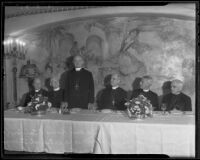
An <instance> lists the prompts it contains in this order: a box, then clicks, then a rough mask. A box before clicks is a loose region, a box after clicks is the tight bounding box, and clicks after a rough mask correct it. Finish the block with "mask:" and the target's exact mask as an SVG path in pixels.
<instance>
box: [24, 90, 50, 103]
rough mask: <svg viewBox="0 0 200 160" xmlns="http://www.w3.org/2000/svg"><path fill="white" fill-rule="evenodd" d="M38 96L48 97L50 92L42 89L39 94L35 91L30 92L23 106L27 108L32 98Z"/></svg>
mask: <svg viewBox="0 0 200 160" xmlns="http://www.w3.org/2000/svg"><path fill="white" fill-rule="evenodd" d="M36 94H41V95H42V96H45V97H48V92H47V91H46V90H44V89H40V90H39V92H35V90H33V91H30V92H28V93H27V94H26V98H25V102H24V105H23V106H24V107H26V106H27V104H28V103H29V102H30V101H31V98H32V97H33V96H34V95H36Z"/></svg>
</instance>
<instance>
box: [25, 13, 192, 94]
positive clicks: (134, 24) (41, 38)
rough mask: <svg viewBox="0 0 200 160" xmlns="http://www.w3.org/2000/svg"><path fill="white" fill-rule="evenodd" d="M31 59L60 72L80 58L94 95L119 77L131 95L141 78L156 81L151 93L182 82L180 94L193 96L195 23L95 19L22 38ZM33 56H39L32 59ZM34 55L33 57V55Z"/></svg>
mask: <svg viewBox="0 0 200 160" xmlns="http://www.w3.org/2000/svg"><path fill="white" fill-rule="evenodd" d="M23 38H26V39H27V40H28V41H31V42H32V43H30V47H29V49H30V51H29V54H30V55H29V56H30V57H32V59H33V60H35V63H36V64H37V66H40V68H41V70H42V71H43V74H44V76H45V67H44V66H45V65H46V64H47V63H49V64H51V65H52V66H53V73H54V74H62V73H63V72H64V64H65V61H66V58H68V57H70V56H72V55H74V54H76V53H80V54H82V55H83V56H84V57H85V59H86V60H87V68H88V69H89V70H90V71H92V73H93V76H94V80H95V86H96V88H95V92H98V91H99V90H100V89H102V88H103V82H104V78H105V76H106V75H108V74H111V73H112V72H114V71H118V72H119V73H120V75H121V76H122V84H121V85H122V87H123V88H124V89H126V90H127V91H130V90H132V89H133V84H134V80H136V79H137V78H138V77H141V76H143V75H145V74H148V75H151V76H152V77H153V78H154V84H153V86H152V90H153V91H155V92H157V93H158V94H159V95H161V94H162V87H163V83H164V82H166V81H169V80H172V79H173V78H179V79H182V80H184V81H185V86H184V91H185V93H187V94H189V95H190V96H193V97H194V92H195V86H194V85H195V21H193V20H184V19H173V18H167V17H156V16H130V17H107V18H106V17H99V18H88V19H84V20H76V21H71V22H70V21H66V22H60V23H56V24H51V25H47V26H42V27H40V28H37V29H35V30H32V31H29V32H27V33H26V34H24V35H23ZM32 44H35V46H37V47H36V48H35V49H32V50H31V45H32ZM36 52H37V53H36ZM33 53H35V55H34V54H33Z"/></svg>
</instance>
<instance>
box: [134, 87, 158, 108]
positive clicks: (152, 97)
mask: <svg viewBox="0 0 200 160" xmlns="http://www.w3.org/2000/svg"><path fill="white" fill-rule="evenodd" d="M140 94H141V95H143V96H145V97H146V98H147V99H148V100H149V101H150V103H151V104H152V106H153V107H155V108H154V110H159V104H158V95H157V94H156V93H154V92H152V91H148V92H144V91H143V90H142V89H136V90H134V91H133V92H132V95H131V99H132V98H136V97H138V96H139V95H140Z"/></svg>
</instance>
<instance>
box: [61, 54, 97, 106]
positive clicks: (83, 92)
mask: <svg viewBox="0 0 200 160" xmlns="http://www.w3.org/2000/svg"><path fill="white" fill-rule="evenodd" d="M73 63H74V66H75V68H74V69H72V70H70V71H68V74H67V77H66V82H65V84H66V85H65V89H64V101H65V102H67V106H68V107H69V108H82V109H92V108H93V103H94V80H93V76H92V73H91V72H90V71H88V70H87V69H85V68H83V66H84V59H83V57H81V56H80V55H77V56H75V57H74V59H73Z"/></svg>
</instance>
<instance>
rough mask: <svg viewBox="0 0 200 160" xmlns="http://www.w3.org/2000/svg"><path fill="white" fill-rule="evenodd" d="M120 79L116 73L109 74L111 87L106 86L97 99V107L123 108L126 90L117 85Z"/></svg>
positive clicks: (100, 108)
mask: <svg viewBox="0 0 200 160" xmlns="http://www.w3.org/2000/svg"><path fill="white" fill-rule="evenodd" d="M120 82H121V80H120V75H119V74H117V73H114V74H112V76H111V80H110V83H111V87H106V88H105V89H104V90H103V91H102V94H101V96H100V97H99V99H98V102H97V105H98V109H99V110H102V109H111V110H125V109H126V107H125V105H124V104H125V102H126V98H127V92H126V91H125V90H124V89H122V88H121V87H119V84H120Z"/></svg>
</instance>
